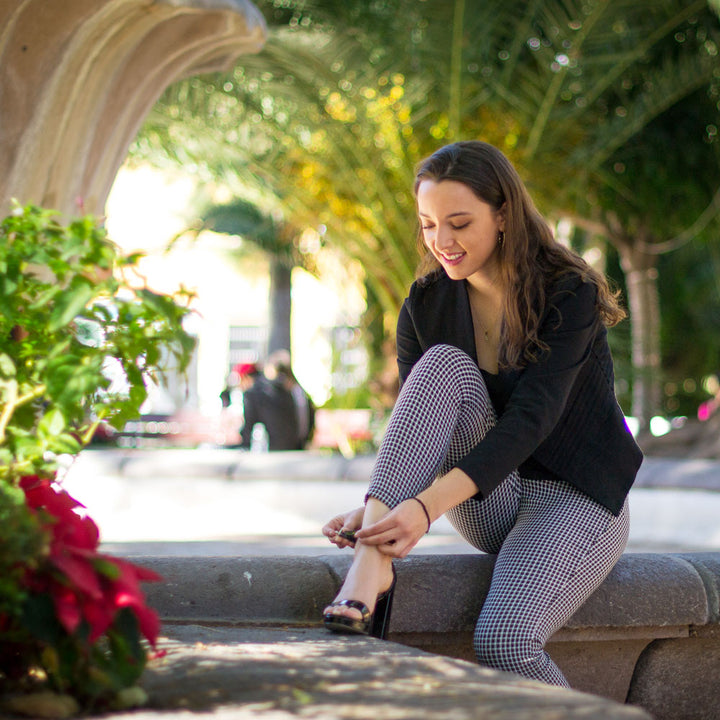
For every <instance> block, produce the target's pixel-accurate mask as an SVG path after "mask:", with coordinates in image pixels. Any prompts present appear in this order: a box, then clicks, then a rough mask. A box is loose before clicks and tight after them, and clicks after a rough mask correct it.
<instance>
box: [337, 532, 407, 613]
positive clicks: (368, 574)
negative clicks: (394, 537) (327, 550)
mask: <svg viewBox="0 0 720 720" xmlns="http://www.w3.org/2000/svg"><path fill="white" fill-rule="evenodd" d="M392 580H393V573H392V561H391V559H390V558H389V557H388V556H387V555H382V554H381V553H380V552H379V551H378V550H377V549H376V548H374V547H371V546H369V545H363V544H362V543H358V544H357V546H356V548H355V557H354V559H353V563H352V565H351V566H350V570H349V571H348V574H347V576H346V578H345V582H344V583H343V585H342V587H341V588H340V592H339V593H338V594H337V597H336V598H335V602H338V601H340V600H357V601H358V602H361V603H364V604H365V605H367V608H368V610H369V611H370V612H371V613H372V612H373V611H374V610H375V603H376V602H377V596H378V595H379V594H380V593H383V592H385V590H387V589H388V588H389V587H390V585H391V584H392ZM326 613H331V614H333V615H344V616H346V617H350V618H355V619H358V620H360V619H361V618H362V613H361V612H360V611H359V610H356V609H355V608H351V607H347V606H342V605H341V606H340V607H337V606H335V607H331V606H328V607H326V608H325V610H324V611H323V614H326Z"/></svg>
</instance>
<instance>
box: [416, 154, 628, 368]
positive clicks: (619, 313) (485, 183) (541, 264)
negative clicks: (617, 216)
mask: <svg viewBox="0 0 720 720" xmlns="http://www.w3.org/2000/svg"><path fill="white" fill-rule="evenodd" d="M423 180H433V181H435V182H441V181H442V180H453V181H455V182H461V183H463V185H466V186H467V187H469V188H470V189H471V190H472V191H473V193H475V195H476V196H477V197H478V198H479V199H480V200H482V201H483V202H485V203H487V204H488V205H490V207H492V208H493V209H494V210H495V211H496V212H497V211H499V210H500V208H502V207H503V205H505V239H504V241H503V243H502V244H501V245H500V246H499V260H500V272H501V275H502V279H503V281H504V285H505V288H506V295H505V299H504V302H503V324H502V334H501V338H500V365H501V366H502V367H510V368H517V367H521V366H523V365H525V364H527V363H528V362H533V361H535V360H537V359H538V356H539V354H540V353H541V352H542V351H543V350H545V349H546V345H545V344H544V343H543V342H542V341H541V340H540V338H539V337H538V330H539V325H540V320H541V318H542V316H543V313H544V311H545V305H546V302H547V292H548V290H549V289H550V288H551V287H552V285H553V284H554V283H555V282H556V281H557V280H558V279H559V278H560V277H561V276H562V275H565V274H568V273H575V274H578V275H579V276H580V277H581V278H582V279H583V280H584V281H585V282H591V283H593V284H594V285H595V287H596V288H597V304H596V306H597V311H598V317H599V320H600V321H601V322H603V323H604V324H605V325H606V326H608V327H611V326H613V325H616V324H617V323H618V322H620V321H621V320H622V319H623V318H624V317H625V315H626V313H625V311H624V310H623V308H622V307H621V306H620V303H619V292H614V291H612V290H611V289H610V287H609V285H608V282H607V279H606V278H605V276H604V275H603V274H602V273H599V272H598V271H597V270H595V269H593V268H592V267H590V266H589V265H588V264H587V263H586V262H585V261H584V260H583V259H582V258H581V257H580V256H579V255H577V254H576V253H575V252H573V251H572V250H570V249H569V248H566V247H565V246H564V245H561V244H560V243H558V242H557V241H556V240H555V238H554V236H553V233H552V230H551V229H550V227H549V225H548V224H547V222H546V221H545V219H544V218H543V217H542V215H540V213H539V212H538V211H537V209H536V208H535V204H534V203H533V201H532V198H531V197H530V195H529V193H528V191H527V189H526V188H525V185H524V183H523V182H522V180H521V179H520V176H519V175H518V173H517V171H516V170H515V168H514V167H513V166H512V164H511V163H510V161H509V160H508V159H507V158H506V157H505V155H503V153H502V152H500V150H498V149H497V148H495V147H493V146H492V145H488V144H487V143H484V142H480V141H477V140H469V141H464V142H456V143H453V144H451V145H446V146H445V147H442V148H440V149H439V150H437V151H436V152H435V153H433V154H432V155H431V156H430V157H428V158H426V159H425V160H423V161H421V162H420V164H419V165H418V167H417V170H416V174H415V187H414V190H415V195H416V196H417V190H418V186H419V185H420V183H421V182H422V181H423ZM418 249H419V251H420V254H421V255H422V260H421V262H420V265H419V266H418V271H417V275H418V279H419V281H420V282H421V283H423V282H427V281H428V280H429V279H430V278H431V277H432V275H433V274H434V273H435V272H437V271H438V270H439V269H440V264H439V263H438V262H437V260H436V259H435V257H434V256H433V255H432V253H431V252H429V251H428V250H427V248H426V247H425V245H424V242H423V238H422V232H419V233H418Z"/></svg>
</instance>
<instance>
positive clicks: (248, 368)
mask: <svg viewBox="0 0 720 720" xmlns="http://www.w3.org/2000/svg"><path fill="white" fill-rule="evenodd" d="M233 370H234V371H235V372H236V373H237V374H238V375H239V376H240V377H243V376H245V375H257V374H258V373H259V372H260V368H258V366H257V363H238V364H237V365H235V367H234V368H233Z"/></svg>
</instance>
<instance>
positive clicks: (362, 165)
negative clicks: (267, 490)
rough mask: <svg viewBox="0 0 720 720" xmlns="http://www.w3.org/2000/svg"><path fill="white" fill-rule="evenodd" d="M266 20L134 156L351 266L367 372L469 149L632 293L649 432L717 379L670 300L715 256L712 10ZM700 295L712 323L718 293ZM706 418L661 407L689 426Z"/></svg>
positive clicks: (389, 13) (708, 287) (431, 4)
mask: <svg viewBox="0 0 720 720" xmlns="http://www.w3.org/2000/svg"><path fill="white" fill-rule="evenodd" d="M258 7H259V8H260V9H261V10H262V12H263V13H264V14H265V16H266V19H267V20H268V24H269V26H270V36H269V40H268V42H267V45H266V47H265V49H264V50H263V51H262V52H261V53H260V54H258V55H257V56H252V57H246V58H243V62H242V65H241V66H238V67H237V68H235V70H233V71H232V72H231V73H229V74H226V75H222V76H218V75H213V76H207V77H201V78H194V79H190V80H187V81H184V82H182V83H179V84H177V85H175V86H173V87H172V88H170V89H169V90H168V91H167V92H166V93H165V95H164V96H163V98H162V99H161V101H160V103H158V105H157V106H156V107H155V109H154V110H153V112H152V113H151V115H150V117H149V119H148V121H147V123H146V125H145V127H144V129H143V131H142V132H141V134H140V136H139V137H138V139H137V141H136V143H135V145H134V147H133V155H134V156H135V157H138V158H151V159H152V160H153V161H154V162H161V161H162V162H165V161H168V160H170V161H171V162H174V163H176V164H180V165H183V166H185V167H186V168H195V169H196V170H197V171H199V172H200V173H202V174H203V175H204V176H205V177H208V178H211V179H212V180H213V181H214V182H216V183H219V184H222V185H224V186H225V187H227V188H229V189H230V190H231V191H232V192H234V193H236V194H238V195H242V194H243V193H245V192H247V189H248V188H253V192H255V193H257V194H259V195H260V196H261V204H262V203H263V202H264V203H266V205H267V206H268V207H272V208H273V209H274V210H275V211H276V212H279V213H281V214H282V216H283V218H284V221H285V222H287V223H289V224H291V225H292V226H293V227H297V228H303V227H306V228H312V229H314V230H315V231H316V232H317V235H316V237H317V238H319V240H320V244H321V245H322V244H332V245H333V246H336V247H339V248H341V249H342V250H343V251H344V252H345V253H346V255H347V256H348V257H349V258H353V259H356V260H358V261H359V263H360V265H361V267H362V269H363V271H364V277H363V281H364V282H365V283H366V286H367V301H368V317H369V318H371V319H372V322H369V323H368V327H369V328H371V329H372V331H373V332H370V333H369V337H370V338H371V344H370V347H371V349H373V350H374V352H375V357H376V364H375V365H374V366H373V368H371V372H372V373H379V372H380V371H381V368H382V367H383V366H384V365H385V366H386V365H387V362H386V357H385V358H384V357H383V353H384V354H385V356H387V355H388V354H390V355H392V343H391V342H388V339H391V338H392V336H393V333H394V324H395V319H396V316H397V311H398V309H399V306H400V304H401V302H402V300H403V298H404V297H405V295H406V292H407V289H408V286H409V284H410V282H411V281H412V279H413V277H414V268H415V265H416V261H417V254H416V249H415V245H416V236H417V224H416V219H415V215H414V203H413V198H412V194H411V187H412V180H413V167H414V165H415V163H416V162H417V161H418V160H419V159H420V158H422V157H423V156H425V155H427V154H429V153H430V152H432V151H433V150H435V149H436V148H437V147H438V146H440V145H442V144H444V143H446V142H451V141H453V140H457V139H465V138H479V139H483V140H486V141H488V142H491V143H493V144H495V145H497V146H498V147H500V148H501V149H502V150H503V151H505V152H506V154H508V156H509V157H510V158H511V160H512V161H513V162H514V163H515V164H516V165H517V166H518V168H519V170H520V172H521V174H522V175H523V177H524V178H525V179H526V180H527V182H528V185H529V187H530V190H531V192H532V194H533V195H534V197H535V198H536V201H537V203H538V205H539V206H540V209H541V210H542V211H543V212H544V213H545V214H546V215H547V216H548V217H550V218H551V219H553V220H555V221H558V222H560V221H562V220H565V221H566V224H565V226H563V227H566V228H567V229H566V231H565V233H566V234H567V236H568V240H569V241H570V242H573V243H575V244H576V245H577V247H578V249H579V250H581V251H585V252H587V251H592V250H593V248H595V249H596V250H599V251H600V252H599V253H598V252H597V251H596V252H595V257H596V258H597V259H598V261H599V262H603V263H604V264H605V267H606V269H607V271H608V272H609V273H610V274H611V275H615V278H616V280H617V281H618V284H620V285H621V286H622V287H623V288H624V289H625V291H626V293H627V297H628V303H629V305H630V309H631V316H632V318H631V322H630V324H629V325H628V324H624V325H623V326H621V327H620V328H619V329H618V330H617V331H616V332H613V334H612V341H613V344H614V347H615V351H616V355H618V356H619V362H618V368H619V374H620V375H621V376H622V377H621V380H623V381H624V383H623V384H622V386H621V389H622V387H627V389H628V392H627V393H626V394H623V396H622V400H623V404H624V406H625V408H626V411H628V412H630V413H632V414H633V415H635V416H636V417H637V418H638V419H639V421H640V423H641V427H645V426H646V425H647V423H648V421H649V419H650V417H651V416H652V415H653V414H656V413H658V412H661V411H662V410H665V411H667V410H669V407H668V406H667V405H666V406H665V407H663V402H664V400H663V397H665V398H667V396H664V395H663V388H665V389H667V388H669V387H672V384H673V383H674V384H675V385H676V386H684V387H688V385H687V384H686V383H685V382H684V380H685V379H686V378H691V377H698V376H700V375H702V374H703V373H705V374H707V373H708V372H714V371H716V369H717V367H716V364H717V357H718V353H719V352H720V332H718V331H720V328H717V327H715V328H714V332H713V331H712V323H711V324H710V325H708V326H707V332H705V333H704V334H703V336H702V337H703V342H704V343H706V345H705V347H704V348H703V352H702V356H703V358H704V359H703V361H702V362H699V361H698V358H697V357H696V358H693V359H689V358H688V359H686V360H684V359H683V354H682V353H678V352H677V351H676V350H674V349H673V348H678V347H681V346H683V345H686V346H687V344H688V343H689V342H691V336H690V335H689V334H688V333H689V329H690V327H689V326H688V324H687V322H685V320H686V317H685V316H684V315H683V313H681V312H677V311H676V312H670V311H667V307H668V305H671V306H673V307H674V306H675V305H677V303H676V301H675V300H674V299H670V298H668V299H666V300H663V299H662V298H661V297H660V295H659V293H660V292H663V291H665V292H672V290H671V288H672V283H671V282H667V283H665V282H662V281H661V279H660V277H661V271H662V270H663V269H664V268H665V267H667V265H668V264H666V263H665V262H664V261H661V259H663V258H664V256H665V253H672V254H671V255H670V256H669V257H670V258H673V257H675V256H679V254H680V253H682V256H683V261H684V262H686V263H687V264H688V266H694V264H695V263H701V262H704V261H706V260H707V258H708V257H715V256H716V255H713V254H712V253H713V252H716V251H714V250H712V249H711V248H715V247H717V229H718V223H717V211H718V206H719V205H720V203H719V202H718V198H717V196H716V193H717V191H718V188H719V187H720V171H719V170H718V156H717V154H718V150H717V148H718V139H717V128H718V112H719V111H718V100H720V57H719V56H718V48H719V47H720V26H719V23H718V17H717V14H716V13H715V11H714V10H713V8H712V7H711V6H710V5H708V3H707V2H706V0H693V1H691V2H688V1H687V0H644V1H640V2H638V1H637V0H632V1H631V0H608V1H605V2H596V1H590V0H578V1H577V2H576V1H573V0H563V1H560V0H534V1H531V2H527V0H522V1H521V0H502V2H501V1H500V0H493V1H492V2H488V1H487V0H454V2H439V0H433V1H428V2H417V1H416V0H397V1H396V2H393V3H389V2H373V3H367V2H364V1H359V0H353V1H342V2H340V1H339V0H337V1H336V0H322V1H320V0H317V1H315V2H313V1H312V0H283V2H279V1H278V0H264V1H261V2H258ZM567 221H569V223H568V222H567ZM297 237H298V236H296V238H297ZM295 242H297V239H296V240H295ZM590 257H592V256H590ZM670 262H672V260H671V261H670ZM696 278H697V279H698V280H699V275H698V274H697V273H690V274H688V275H685V277H684V280H685V281H688V282H691V281H694V280H695V279H696ZM703 288H704V292H705V295H704V296H703V302H704V303H706V304H707V305H706V306H708V307H711V308H717V307H718V304H720V300H719V299H718V293H717V287H716V286H713V285H712V284H711V283H707V282H706V283H705V284H704V285H703ZM689 292H691V291H689ZM674 297H675V298H677V294H676V295H675V296H674ZM661 309H662V310H663V311H664V313H665V314H661V312H660V310H661ZM693 312H695V313H696V312H697V311H696V310H690V309H689V310H688V311H687V313H689V314H692V313H693ZM661 324H662V325H661ZM661 327H662V330H661ZM628 333H630V335H628ZM661 339H664V340H665V341H666V343H667V341H668V340H669V341H670V342H671V343H672V344H669V345H668V344H666V348H667V349H666V351H665V352H666V355H667V357H666V358H664V357H663V349H662V348H661V344H660V341H661ZM713 357H714V358H715V361H714V362H715V363H716V364H715V365H714V366H713V365H711V358H713ZM624 360H627V361H626V362H623V361H624ZM673 378H675V379H673ZM698 397H699V396H698V394H697V393H694V394H693V393H687V392H685V393H684V394H683V393H680V394H679V395H678V396H676V397H675V400H674V401H673V403H671V404H678V412H680V411H688V407H689V406H690V405H691V404H692V403H693V402H694V403H695V404H696V403H697V400H698Z"/></svg>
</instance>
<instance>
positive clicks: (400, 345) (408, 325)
mask: <svg viewBox="0 0 720 720" xmlns="http://www.w3.org/2000/svg"><path fill="white" fill-rule="evenodd" d="M409 303H410V299H409V298H408V299H406V300H405V302H404V303H403V305H402V307H401V308H400V314H399V316H398V322H397V335H396V338H395V343H396V346H397V364H398V375H399V378H400V387H402V385H403V383H404V382H405V380H407V377H408V375H409V374H410V371H411V370H412V369H413V366H414V365H415V363H416V362H417V361H418V360H419V359H420V356H421V355H422V353H423V351H422V347H421V345H420V340H419V338H418V336H417V332H416V330H415V324H414V323H413V320H412V316H411V314H410V309H409Z"/></svg>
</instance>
